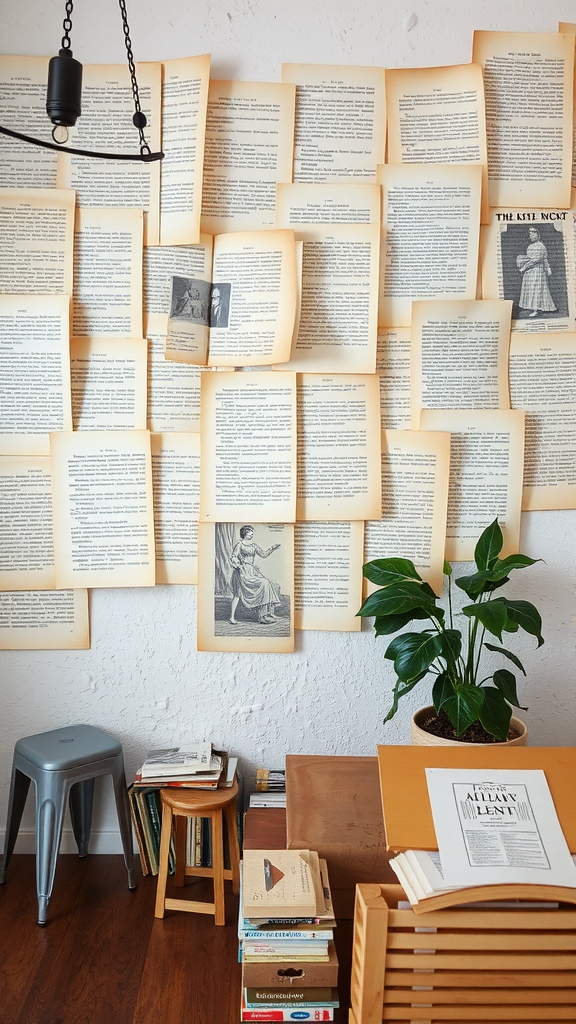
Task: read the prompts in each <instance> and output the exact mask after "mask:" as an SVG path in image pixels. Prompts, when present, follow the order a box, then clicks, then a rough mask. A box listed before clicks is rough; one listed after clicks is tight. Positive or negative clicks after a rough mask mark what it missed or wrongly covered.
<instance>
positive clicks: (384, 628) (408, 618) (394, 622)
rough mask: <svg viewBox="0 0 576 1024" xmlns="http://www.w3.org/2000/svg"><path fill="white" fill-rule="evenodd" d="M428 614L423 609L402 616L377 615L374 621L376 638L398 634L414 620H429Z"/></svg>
mask: <svg viewBox="0 0 576 1024" xmlns="http://www.w3.org/2000/svg"><path fill="white" fill-rule="evenodd" d="M427 618H429V616H428V613H427V612H425V611H423V610H422V609H421V608H415V609H414V610H413V611H411V612H402V613H401V614H400V615H377V616H376V618H375V619H374V632H375V634H376V636H388V635H389V634H390V633H397V632H398V630H399V629H403V628H404V626H407V625H408V623H409V622H412V620H413V619H427Z"/></svg>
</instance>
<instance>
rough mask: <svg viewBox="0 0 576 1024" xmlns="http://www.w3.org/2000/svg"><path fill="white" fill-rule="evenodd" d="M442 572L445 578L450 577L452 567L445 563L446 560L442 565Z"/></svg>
mask: <svg viewBox="0 0 576 1024" xmlns="http://www.w3.org/2000/svg"><path fill="white" fill-rule="evenodd" d="M442 572H443V573H444V575H445V576H451V575H452V566H451V565H450V562H447V561H446V559H444V565H443V566H442Z"/></svg>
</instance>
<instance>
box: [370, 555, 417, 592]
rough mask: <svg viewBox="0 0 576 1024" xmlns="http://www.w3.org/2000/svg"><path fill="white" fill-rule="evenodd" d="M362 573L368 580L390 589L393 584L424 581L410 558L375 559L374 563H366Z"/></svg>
mask: <svg viewBox="0 0 576 1024" xmlns="http://www.w3.org/2000/svg"><path fill="white" fill-rule="evenodd" d="M362 572H363V573H364V576H365V577H366V579H367V580H370V581H371V582H372V583H376V584H377V586H379V587H388V586H389V585H390V584H391V583H401V582H402V581H403V580H421V579H422V577H421V576H419V575H418V572H417V571H416V567H415V565H414V563H413V562H411V561H410V559H409V558H375V559H374V561H373V562H366V565H364V566H363V567H362Z"/></svg>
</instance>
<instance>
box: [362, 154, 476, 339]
mask: <svg viewBox="0 0 576 1024" xmlns="http://www.w3.org/2000/svg"><path fill="white" fill-rule="evenodd" d="M378 177H379V181H380V183H381V185H382V223H383V228H384V235H383V240H382V245H381V251H380V299H379V309H378V323H379V325H380V326H382V327H408V326H409V325H410V316H411V307H412V300H414V299H474V298H476V279H477V272H478V243H479V235H480V191H481V182H482V168H481V167H480V166H477V165H474V164H471V165H469V166H466V165H462V166H457V167H456V166H453V167H451V166H449V165H447V164H433V165H430V164H429V165H425V164H404V165H402V164H387V165H385V166H382V167H379V168H378Z"/></svg>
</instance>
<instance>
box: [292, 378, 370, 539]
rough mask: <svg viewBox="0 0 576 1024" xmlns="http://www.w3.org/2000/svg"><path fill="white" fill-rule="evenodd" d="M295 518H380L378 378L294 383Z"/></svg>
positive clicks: (342, 519) (300, 381) (312, 379)
mask: <svg viewBox="0 0 576 1024" xmlns="http://www.w3.org/2000/svg"><path fill="white" fill-rule="evenodd" d="M296 509H297V516H296V517H297V519H299V520H306V521H315V520H325V519H327V520H331V521H342V522H344V521H350V520H353V519H378V518H380V515H381V513H382V505H381V476H380V390H379V381H378V377H377V376H376V374H372V375H368V374H337V375H335V376H324V375H322V374H310V373H303V374H302V375H301V376H300V377H299V380H298V501H297V504H296Z"/></svg>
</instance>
